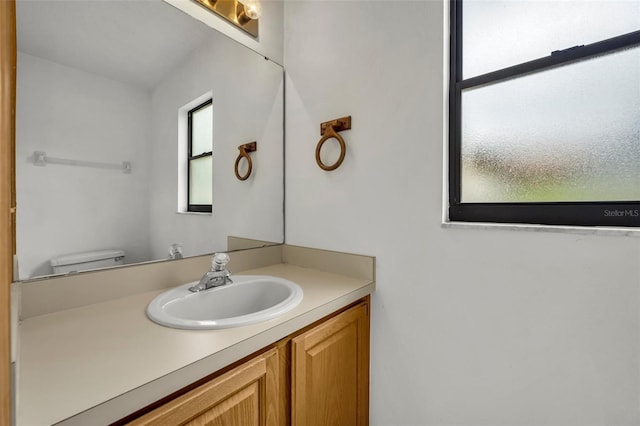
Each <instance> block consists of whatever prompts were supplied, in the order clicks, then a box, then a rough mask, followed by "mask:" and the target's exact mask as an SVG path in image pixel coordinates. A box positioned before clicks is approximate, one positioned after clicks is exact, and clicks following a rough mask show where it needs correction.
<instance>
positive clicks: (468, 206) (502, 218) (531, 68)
mask: <svg viewBox="0 0 640 426" xmlns="http://www.w3.org/2000/svg"><path fill="white" fill-rule="evenodd" d="M449 6H450V46H449V52H450V58H449V61H450V63H449V70H450V72H449V215H448V217H449V221H451V222H490V223H517V224H534V225H535V224H538V225H568V226H625V227H639V226H640V200H638V201H610V202H595V201H594V202H535V203H534V202H527V203H513V202H510V203H509V202H503V203H462V202H461V179H460V176H461V171H462V165H461V111H462V109H461V100H462V91H463V90H464V89H469V88H473V87H479V86H483V85H488V84H493V83H497V82H501V81H505V80H508V79H513V78H519V77H522V76H525V75H527V74H532V73H536V72H540V71H543V70H548V69H552V68H556V67H561V66H563V65H567V64H570V63H574V62H578V61H582V60H587V59H591V58H594V57H597V56H603V55H606V54H609V53H614V52H617V51H620V50H624V49H628V48H631V47H635V46H639V45H640V30H639V31H634V32H631V33H627V34H623V35H620V36H617V37H612V38H609V39H606V40H602V41H598V42H595V43H591V44H586V45H580V46H574V47H570V48H567V49H564V50H556V51H553V52H551V53H550V54H549V55H548V56H545V57H542V58H538V59H534V60H530V61H527V62H524V63H521V64H517V65H513V66H510V67H507V68H503V69H499V70H496V71H492V72H489V73H485V74H482V75H478V76H474V77H471V78H467V79H464V78H463V75H462V49H463V46H462V19H463V13H462V8H463V0H450V2H449ZM639 184H640V183H639Z"/></svg>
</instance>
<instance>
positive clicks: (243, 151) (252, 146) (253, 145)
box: [233, 142, 258, 180]
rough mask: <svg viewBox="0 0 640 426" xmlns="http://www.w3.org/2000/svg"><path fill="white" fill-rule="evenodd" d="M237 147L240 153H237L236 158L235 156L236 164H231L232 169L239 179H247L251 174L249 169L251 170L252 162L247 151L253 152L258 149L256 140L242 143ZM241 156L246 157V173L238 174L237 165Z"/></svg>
mask: <svg viewBox="0 0 640 426" xmlns="http://www.w3.org/2000/svg"><path fill="white" fill-rule="evenodd" d="M238 149H239V150H240V154H238V158H236V164H235V165H234V166H233V171H234V172H235V173H236V177H237V178H238V179H239V180H247V179H249V176H251V171H252V170H253V162H252V161H251V156H250V155H249V153H250V152H254V151H256V150H257V149H258V147H257V142H250V143H246V144H244V145H240V146H239V147H238ZM243 157H244V158H246V159H247V165H248V166H249V167H248V170H247V173H246V174H245V175H244V176H240V171H239V170H238V166H239V165H240V160H242V158H243Z"/></svg>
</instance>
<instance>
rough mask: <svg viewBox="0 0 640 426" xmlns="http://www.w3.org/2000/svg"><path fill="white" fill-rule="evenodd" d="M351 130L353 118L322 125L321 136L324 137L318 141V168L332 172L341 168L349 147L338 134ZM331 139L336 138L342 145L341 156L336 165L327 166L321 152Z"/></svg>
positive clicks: (343, 118)
mask: <svg viewBox="0 0 640 426" xmlns="http://www.w3.org/2000/svg"><path fill="white" fill-rule="evenodd" d="M350 128H351V116H348V117H342V118H338V119H336V120H332V121H327V122H325V123H322V124H320V134H321V135H322V137H321V138H320V140H319V141H318V145H316V163H318V166H320V168H321V169H322V170H326V171H331V170H335V169H337V168H338V167H340V165H341V164H342V162H343V161H344V156H345V153H346V152H347V145H346V144H345V143H344V139H342V136H340V135H339V134H338V132H340V131H342V130H349V129H350ZM331 138H334V139H335V140H337V141H338V143H339V144H340V156H339V157H338V160H337V161H336V162H335V163H333V164H331V165H327V164H324V163H323V162H322V159H321V158H320V151H322V145H324V143H325V142H326V141H328V140H329V139H331Z"/></svg>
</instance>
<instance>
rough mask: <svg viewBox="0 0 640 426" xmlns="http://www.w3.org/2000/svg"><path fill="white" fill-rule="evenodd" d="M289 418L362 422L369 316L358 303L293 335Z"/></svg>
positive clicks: (298, 423)
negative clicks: (302, 332)
mask: <svg viewBox="0 0 640 426" xmlns="http://www.w3.org/2000/svg"><path fill="white" fill-rule="evenodd" d="M292 351H293V375H292V376H293V377H292V381H293V384H292V399H293V403H292V406H293V411H292V424H293V425H294V426H315V425H318V426H332V425H335V426H343V425H354V426H355V425H366V424H368V414H369V316H368V308H367V305H365V304H360V305H357V306H355V307H353V308H351V309H349V310H348V311H345V312H343V313H342V314H340V315H337V316H335V317H334V318H331V319H330V320H328V321H326V322H325V323H322V324H320V325H319V326H317V327H315V328H313V329H312V330H310V331H308V332H306V333H304V334H302V335H300V336H298V337H296V338H294V339H293V340H292Z"/></svg>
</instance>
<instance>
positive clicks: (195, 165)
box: [189, 156, 213, 205]
mask: <svg viewBox="0 0 640 426" xmlns="http://www.w3.org/2000/svg"><path fill="white" fill-rule="evenodd" d="M212 175H213V158H212V157H211V156H207V157H202V158H198V159H196V160H192V161H191V165H190V167H189V193H190V199H189V204H197V205H211V203H212V201H213V199H212V194H213V180H212V178H211V177H212Z"/></svg>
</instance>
